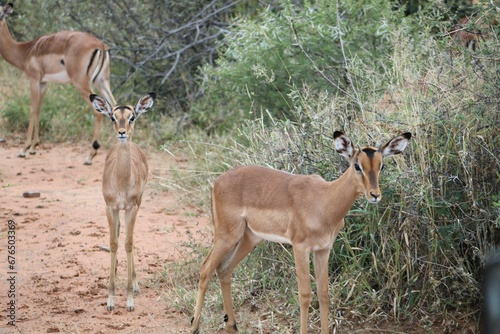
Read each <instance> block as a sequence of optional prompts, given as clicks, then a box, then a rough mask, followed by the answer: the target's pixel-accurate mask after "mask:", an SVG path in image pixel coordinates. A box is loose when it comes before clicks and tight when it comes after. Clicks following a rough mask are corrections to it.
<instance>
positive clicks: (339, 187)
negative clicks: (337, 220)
mask: <svg viewBox="0 0 500 334" xmlns="http://www.w3.org/2000/svg"><path fill="white" fill-rule="evenodd" d="M355 177H356V171H355V170H354V167H352V166H351V167H349V168H348V169H347V170H346V171H345V172H344V174H342V175H341V176H340V177H339V178H338V179H337V180H335V181H333V182H331V186H332V189H333V190H332V192H331V196H334V197H335V198H334V199H333V202H335V203H337V204H336V205H335V206H334V207H332V210H335V211H336V212H337V213H338V215H336V216H338V217H345V216H346V215H347V213H348V212H349V210H350V209H351V207H352V206H353V205H354V202H355V201H356V198H358V196H359V194H360V191H359V190H358V189H357V186H356V179H355ZM339 198H341V199H342V200H341V201H339Z"/></svg>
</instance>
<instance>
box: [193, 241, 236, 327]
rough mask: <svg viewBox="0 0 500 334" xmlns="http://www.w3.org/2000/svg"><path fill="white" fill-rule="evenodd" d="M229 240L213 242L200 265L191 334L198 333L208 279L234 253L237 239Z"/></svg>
mask: <svg viewBox="0 0 500 334" xmlns="http://www.w3.org/2000/svg"><path fill="white" fill-rule="evenodd" d="M229 240H231V239H228V240H222V239H220V240H215V241H214V244H213V246H212V249H211V250H210V253H208V255H207V257H206V258H205V259H204V260H203V262H202V263H201V268H200V281H199V283H198V297H197V299H196V307H195V311H194V315H193V318H192V319H191V332H190V333H191V334H197V333H199V327H200V316H201V309H202V308H203V302H204V301H205V294H206V293H207V290H208V284H209V283H210V279H211V278H212V275H213V273H214V271H215V269H216V268H217V267H219V265H220V264H221V262H222V261H223V260H224V258H225V257H226V256H227V254H229V253H233V252H234V247H235V245H236V244H237V242H238V238H235V239H233V240H234V241H229Z"/></svg>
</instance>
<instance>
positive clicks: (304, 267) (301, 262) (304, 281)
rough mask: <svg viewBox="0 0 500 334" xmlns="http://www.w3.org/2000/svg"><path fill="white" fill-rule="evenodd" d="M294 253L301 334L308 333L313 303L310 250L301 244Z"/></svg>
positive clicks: (294, 249) (294, 248) (295, 248)
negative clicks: (303, 247)
mask: <svg viewBox="0 0 500 334" xmlns="http://www.w3.org/2000/svg"><path fill="white" fill-rule="evenodd" d="M293 255H294V257H295V267H296V271H297V283H298V285H299V304H300V334H307V317H308V314H309V305H310V304H311V278H310V270H309V251H308V250H306V249H302V247H301V246H294V247H293Z"/></svg>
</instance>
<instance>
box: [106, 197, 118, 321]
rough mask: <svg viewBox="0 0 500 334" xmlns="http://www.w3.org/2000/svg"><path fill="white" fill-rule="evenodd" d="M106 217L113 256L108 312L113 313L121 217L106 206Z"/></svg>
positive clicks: (110, 271) (110, 270) (116, 211)
mask: <svg viewBox="0 0 500 334" xmlns="http://www.w3.org/2000/svg"><path fill="white" fill-rule="evenodd" d="M106 216H107V218H108V224H109V250H110V254H111V263H110V267H109V268H110V269H109V285H108V304H107V308H108V311H113V310H114V309H115V277H116V268H117V258H116V252H117V251H118V237H119V235H120V216H119V211H118V210H113V209H112V208H110V207H109V206H106Z"/></svg>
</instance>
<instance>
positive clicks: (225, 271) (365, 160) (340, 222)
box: [191, 131, 411, 334]
mask: <svg viewBox="0 0 500 334" xmlns="http://www.w3.org/2000/svg"><path fill="white" fill-rule="evenodd" d="M410 138H411V134H410V133H403V134H401V135H399V136H397V137H395V138H393V139H391V140H390V141H388V142H387V143H386V144H384V145H382V146H380V147H379V148H374V147H364V148H355V147H354V145H353V144H352V142H351V140H350V139H349V138H348V137H346V136H345V135H344V134H343V133H342V132H339V131H336V132H335V133H334V142H335V149H336V150H337V152H339V153H340V154H341V155H343V156H344V157H345V158H347V159H348V160H349V161H350V167H349V168H348V169H347V171H346V172H345V173H344V174H343V175H342V176H341V177H340V178H339V179H337V180H336V181H333V182H327V181H325V180H323V179H322V178H321V177H320V176H318V175H293V174H289V173H286V172H283V171H279V170H274V169H271V168H265V167H257V166H245V167H239V168H235V169H233V170H230V171H228V172H226V173H224V174H222V175H221V176H219V177H218V178H217V180H216V181H215V184H214V187H213V190H212V214H213V224H214V241H213V246H212V249H211V251H210V253H209V254H208V256H207V257H206V258H205V260H204V261H203V262H202V264H201V269H200V281H199V286H198V298H197V301H196V308H195V312H194V317H193V319H192V321H191V322H192V327H191V333H193V334H194V333H199V323H200V314H201V309H202V306H203V301H204V299H205V293H206V291H207V288H208V283H209V280H210V278H211V277H212V274H213V272H214V270H216V271H217V275H218V277H219V281H220V286H221V290H222V298H223V301H224V310H225V312H226V316H225V321H226V322H227V324H226V330H227V331H228V332H229V333H236V332H237V331H238V330H237V327H236V320H235V316H234V310H233V303H232V299H231V273H232V272H233V270H234V268H235V266H236V265H237V264H238V262H240V261H241V260H242V259H243V258H244V257H245V256H246V255H247V254H248V253H249V252H250V251H251V250H252V249H253V248H254V247H255V246H256V245H257V244H259V243H260V242H261V241H263V240H269V241H273V242H279V243H287V244H291V245H292V248H293V254H294V258H295V266H296V273H297V281H298V289H299V301H300V333H301V334H306V333H307V318H308V308H309V304H310V300H311V286H310V278H309V254H310V253H311V252H313V253H314V272H315V276H316V281H317V294H318V300H319V307H320V317H321V333H323V334H326V333H328V326H329V322H328V257H329V255H330V249H331V248H332V245H333V242H334V240H335V238H336V237H337V235H338V233H339V231H340V229H341V228H342V227H343V226H344V217H345V215H346V214H347V212H348V211H349V210H350V208H351V206H352V205H353V204H354V201H355V200H356V198H357V197H358V195H359V194H364V195H365V197H366V199H367V200H368V201H369V202H370V203H378V202H380V200H381V198H382V195H381V192H380V188H379V174H380V171H381V169H382V167H383V158H384V157H388V156H392V155H395V154H399V153H401V152H402V151H403V150H404V149H405V147H406V145H407V144H408V141H409V139H410Z"/></svg>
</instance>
